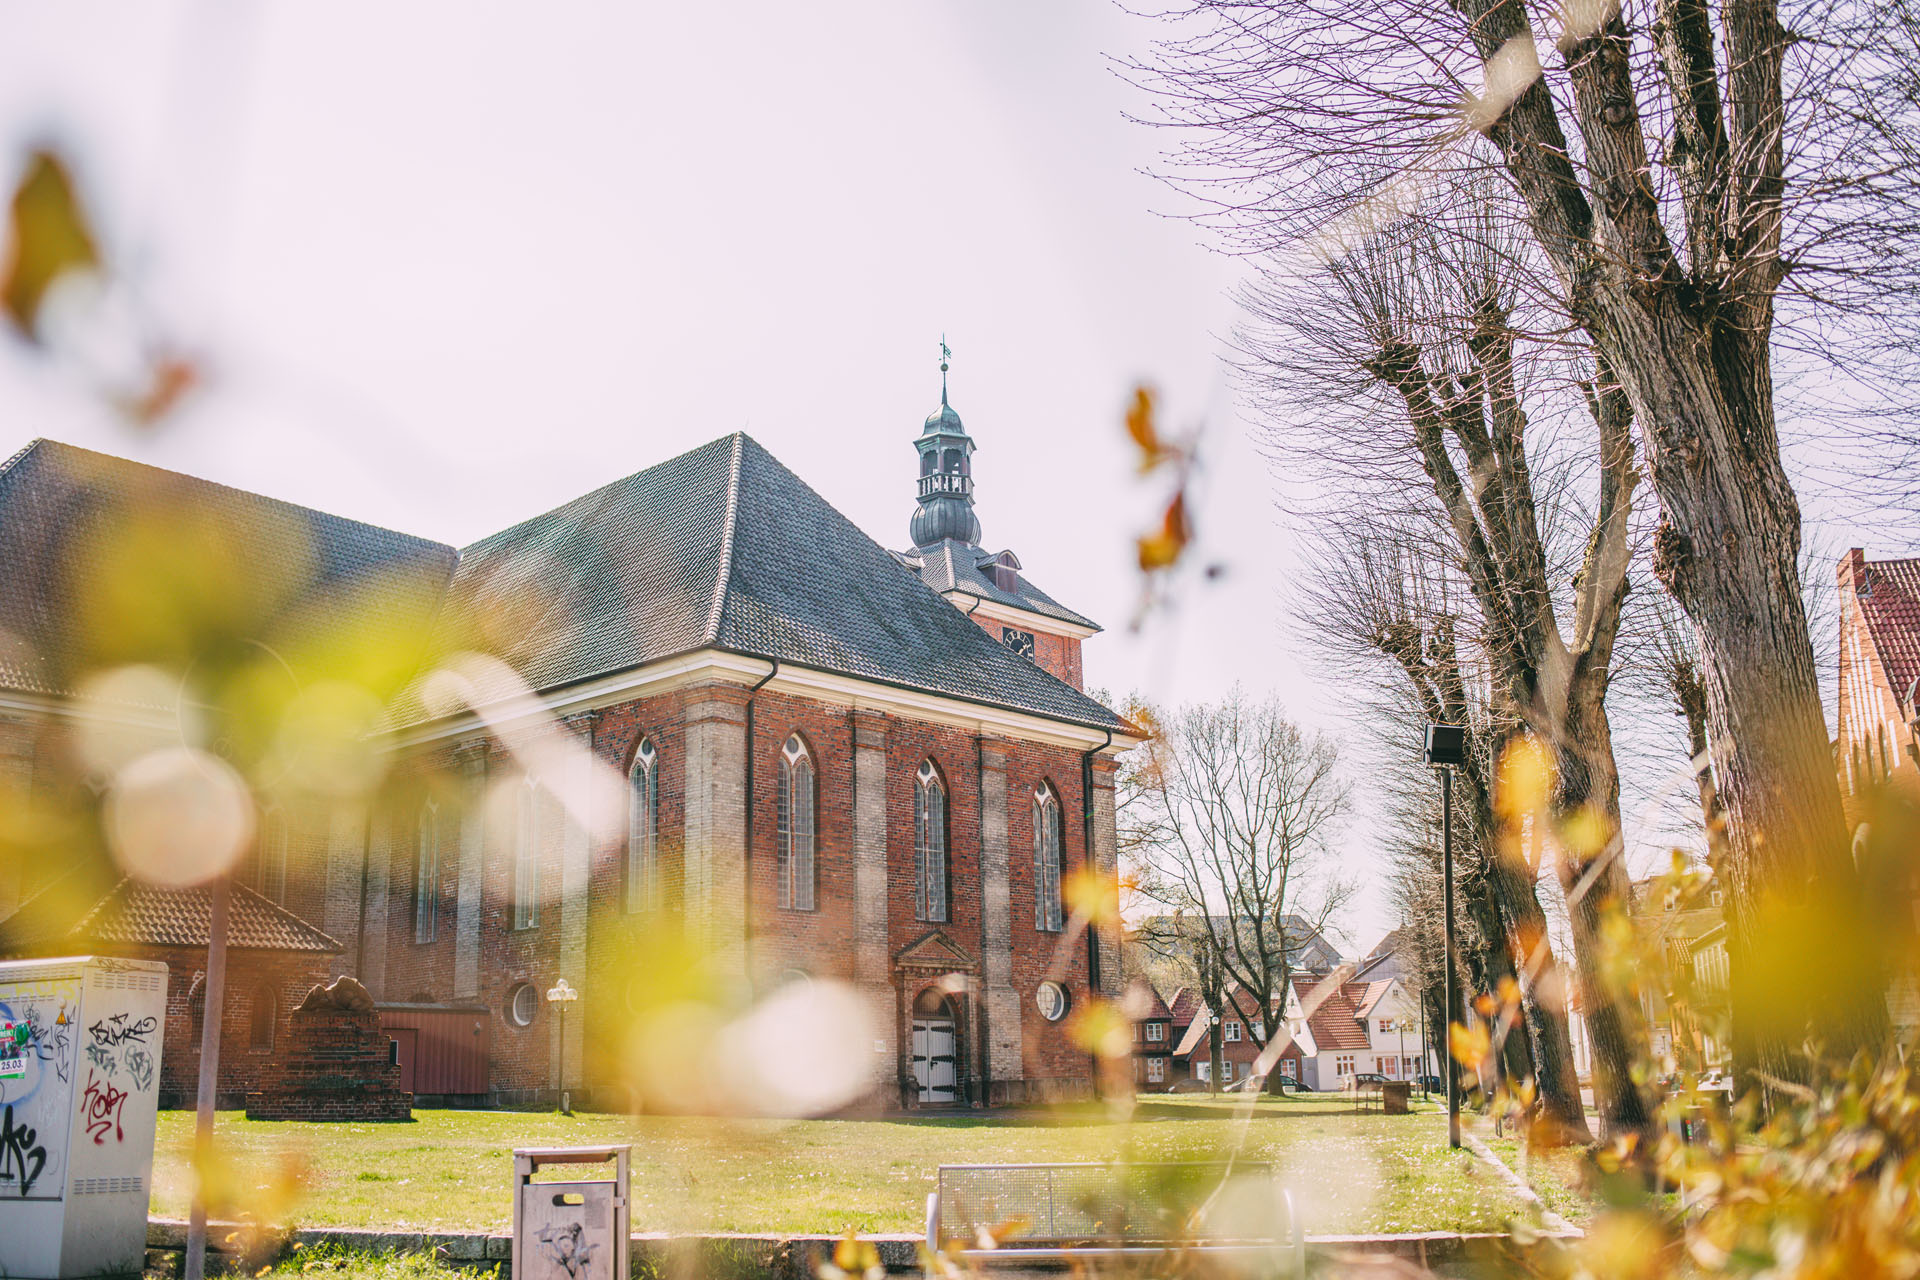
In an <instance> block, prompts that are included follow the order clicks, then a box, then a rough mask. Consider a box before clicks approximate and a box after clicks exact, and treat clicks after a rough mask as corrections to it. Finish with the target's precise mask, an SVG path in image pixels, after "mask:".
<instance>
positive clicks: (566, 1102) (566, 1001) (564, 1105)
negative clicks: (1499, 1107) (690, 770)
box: [547, 978, 1458, 1146]
mask: <svg viewBox="0 0 1920 1280" xmlns="http://www.w3.org/2000/svg"><path fill="white" fill-rule="evenodd" d="M579 998H580V993H579V992H578V991H575V990H574V989H573V988H572V987H570V986H568V985H567V980H566V979H565V978H562V979H560V981H558V982H556V983H555V984H554V985H552V986H551V987H548V988H547V1003H548V1004H550V1005H552V1006H553V1007H554V1011H555V1012H556V1013H558V1014H559V1015H560V1112H561V1114H562V1115H569V1116H570V1115H572V1114H573V1099H571V1098H569V1097H568V1096H567V1006H568V1005H570V1004H572V1003H573V1002H574V1001H575V1000H578V999H579ZM1455 1145H1456V1146H1457V1145H1458V1144H1457V1143H1456V1144H1455Z"/></svg>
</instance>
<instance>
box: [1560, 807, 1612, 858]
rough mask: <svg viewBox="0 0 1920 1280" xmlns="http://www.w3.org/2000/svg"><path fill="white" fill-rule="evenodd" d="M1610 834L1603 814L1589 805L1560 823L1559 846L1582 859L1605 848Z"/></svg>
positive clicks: (1610, 831)
mask: <svg viewBox="0 0 1920 1280" xmlns="http://www.w3.org/2000/svg"><path fill="white" fill-rule="evenodd" d="M1612 835H1613V832H1612V829H1611V827H1610V826H1609V824H1608V822H1607V820H1606V818H1605V816H1604V815H1602V814H1601V813H1600V812H1599V811H1598V810H1597V809H1595V808H1593V807H1592V806H1591V805H1589V806H1587V807H1586V808H1583V809H1581V810H1580V811H1579V812H1578V813H1575V814H1574V815H1573V816H1572V817H1570V818H1568V819H1567V820H1566V821H1565V822H1563V823H1561V824H1560V844H1561V846H1562V847H1564V848H1565V849H1566V851H1567V852H1568V853H1570V854H1572V855H1573V856H1574V857H1576V858H1579V859H1581V860H1583V861H1584V860H1585V859H1587V858H1591V857H1593V856H1594V855H1595V854H1596V853H1599V852H1600V851H1601V850H1602V849H1604V848H1606V847H1607V841H1608V840H1610V839H1611V838H1612Z"/></svg>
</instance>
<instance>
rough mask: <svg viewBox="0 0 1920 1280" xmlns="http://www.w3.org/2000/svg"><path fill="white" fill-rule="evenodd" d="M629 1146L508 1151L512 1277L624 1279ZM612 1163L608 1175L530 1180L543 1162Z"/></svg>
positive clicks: (520, 1279) (627, 1242) (627, 1243)
mask: <svg viewBox="0 0 1920 1280" xmlns="http://www.w3.org/2000/svg"><path fill="white" fill-rule="evenodd" d="M632 1154H633V1148H632V1147H630V1146H619V1147H522V1148H515V1149H514V1153H513V1280H627V1274H628V1273H627V1251H628V1249H629V1247H630V1245H631V1237H632V1221H631V1218H630V1212H631V1211H630V1208H629V1203H630V1202H629V1200H628V1197H627V1178H628V1162H629V1160H630V1158H631V1156H632ZM609 1161H611V1162H612V1163H613V1177H612V1179H611V1180H609V1179H605V1178H602V1179H597V1180H594V1181H591V1182H535V1181H534V1180H533V1175H534V1172H535V1171H536V1170H538V1169H539V1168H540V1167H541V1166H542V1165H549V1164H606V1163H608V1162H609Z"/></svg>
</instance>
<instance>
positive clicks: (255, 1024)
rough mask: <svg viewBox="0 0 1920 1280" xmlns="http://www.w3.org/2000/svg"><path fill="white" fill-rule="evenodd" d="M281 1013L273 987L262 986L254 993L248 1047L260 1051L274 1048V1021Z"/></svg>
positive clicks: (248, 1026) (268, 1050)
mask: <svg viewBox="0 0 1920 1280" xmlns="http://www.w3.org/2000/svg"><path fill="white" fill-rule="evenodd" d="M279 1013H280V1002H279V1001H278V1000H276V999H274V997H273V988H272V987H261V988H260V989H259V990H257V991H255V992H254V993H253V1008H252V1010H251V1012H250V1014H249V1016H248V1018H247V1048H249V1049H252V1050H254V1051H255V1052H258V1053H267V1052H270V1051H271V1050H272V1049H273V1023H274V1019H275V1018H276V1017H278V1016H279Z"/></svg>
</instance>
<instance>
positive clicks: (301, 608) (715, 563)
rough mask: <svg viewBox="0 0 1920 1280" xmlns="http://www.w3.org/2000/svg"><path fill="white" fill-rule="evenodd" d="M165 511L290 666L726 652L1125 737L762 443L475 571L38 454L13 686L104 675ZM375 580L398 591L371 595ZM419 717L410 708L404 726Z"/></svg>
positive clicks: (578, 662) (605, 503)
mask: <svg viewBox="0 0 1920 1280" xmlns="http://www.w3.org/2000/svg"><path fill="white" fill-rule="evenodd" d="M156 512H158V513H160V516H161V517H162V518H166V519H167V520H168V527H169V528H179V529H182V530H185V531H187V532H189V533H190V532H192V531H194V530H202V531H205V532H206V533H207V538H206V539H204V540H203V541H202V542H200V543H197V544H191V545H190V546H189V547H187V548H186V549H185V551H191V552H197V553H199V554H200V556H201V561H200V562H201V563H202V564H204V565H205V566H206V567H207V569H208V571H209V573H213V572H218V573H224V574H228V575H231V578H232V584H231V585H233V586H234V588H235V590H234V592H232V593H229V594H232V595H233V596H234V597H235V598H237V599H240V600H242V601H244V602H246V603H248V604H250V605H254V606H257V610H256V611H257V613H258V615H259V616H249V617H248V618H247V619H246V623H247V625H248V626H249V627H250V628H251V629H252V630H253V631H254V632H255V638H256V639H259V640H261V641H262V642H265V643H269V644H271V643H274V642H275V641H277V640H283V639H292V640H294V641H295V643H289V644H285V645H284V646H282V645H276V646H275V647H276V649H281V648H284V650H285V652H286V654H287V655H289V656H291V657H292V659H293V660H294V661H295V662H296V664H297V662H298V657H297V654H298V653H299V651H300V650H301V648H302V647H303V646H302V644H301V643H298V642H299V641H310V640H311V639H312V638H313V634H314V632H315V630H316V629H317V628H325V629H327V630H328V631H329V632H334V631H337V632H350V631H352V630H353V629H354V628H366V627H369V626H372V627H387V628H389V629H391V630H392V631H393V632H394V633H395V634H397V635H399V636H401V637H403V638H410V637H414V636H419V635H423V634H426V633H428V632H431V631H434V630H436V629H437V631H438V634H439V636H440V638H441V639H442V640H444V641H446V642H447V643H450V644H458V645H461V646H463V647H465V646H472V645H474V644H475V643H476V642H477V643H478V647H481V648H484V649H485V650H487V651H488V652H491V653H493V654H495V655H496V656H498V657H500V658H502V659H504V660H505V661H506V662H507V664H508V665H510V666H511V667H513V668H514V669H515V671H516V672H517V673H518V676H519V678H520V679H522V680H524V681H525V682H526V683H527V684H529V685H531V686H532V687H533V688H535V689H536V690H550V689H554V688H558V687H562V686H565V685H568V684H572V683H576V682H578V681H581V680H586V679H590V678H592V677H594V676H599V675H605V674H610V673H612V672H616V671H621V670H627V669H631V668H633V667H637V666H640V665H642V664H644V663H648V662H652V661H655V660H657V659H660V658H666V657H672V656H675V655H678V654H683V653H689V652H693V651H695V650H698V649H703V648H718V649H723V650H730V651H733V652H738V653H743V654H748V655H752V656H755V657H766V658H777V659H779V660H780V661H781V662H783V663H791V664H794V665H797V666H804V667H810V668H814V669H816V670H821V671H826V672H831V673H834V674H837V675H844V676H850V677H853V678H856V679H863V680H871V681H876V682H879V683H884V684H891V685H895V686H899V687H903V688H906V689H911V690H915V691H919V692H924V693H931V694H938V695H942V696H946V697H951V698H957V699H960V700H963V701H968V702H974V703H979V704H982V705H985V706H991V707H999V708H1004V709H1008V710H1013V711H1020V712H1026V713H1029V714H1033V715H1036V716H1041V717H1045V718H1047V719H1052V720H1058V721H1064V722H1067V723H1071V724H1078V725H1083V726H1089V727H1092V728H1097V729H1111V730H1114V731H1116V732H1127V731H1129V730H1130V729H1131V726H1130V725H1128V724H1127V722H1126V721H1124V720H1122V719H1121V718H1120V717H1119V716H1117V715H1115V714H1114V713H1113V712H1112V711H1110V710H1108V709H1107V708H1106V707H1103V706H1101V705H1100V704H1099V703H1098V702H1095V701H1094V700H1093V699H1091V698H1089V697H1087V696H1086V695H1085V694H1083V693H1081V692H1080V691H1079V690H1078V689H1075V688H1073V687H1072V686H1071V685H1068V684H1066V683H1065V682H1063V681H1061V680H1058V679H1056V678H1054V677H1053V676H1052V675H1050V674H1048V673H1047V672H1046V671H1044V670H1042V669H1041V668H1040V667H1038V666H1036V665H1035V664H1034V663H1032V662H1030V661H1028V660H1027V659H1025V658H1022V657H1020V656H1018V655H1016V654H1014V653H1012V652H1010V651H1009V650H1007V649H1006V648H1005V646H1003V645H1000V644H998V643H996V642H995V641H994V640H993V639H992V638H991V637H989V636H988V635H987V633H986V632H984V631H983V630H981V629H980V628H979V627H978V626H976V625H974V624H973V623H972V622H969V621H968V620H967V618H966V616H965V615H964V614H962V613H961V612H960V611H959V610H957V609H955V608H954V607H953V606H952V605H950V604H949V603H947V602H946V601H945V600H943V599H941V598H940V597H939V596H938V595H936V594H935V593H934V592H932V591H930V590H928V589H927V587H926V586H925V585H923V584H922V583H921V581H920V580H919V578H918V577H917V575H916V574H915V573H914V572H913V571H912V570H910V569H907V568H905V567H903V566H902V565H901V563H900V561H899V560H898V559H897V558H896V557H895V556H894V555H893V553H891V552H889V551H887V550H886V549H884V548H883V547H881V546H880V545H879V544H878V543H876V542H874V541H873V540H872V539H870V538H868V537H867V536H866V535H865V534H863V533H862V532H860V530H859V529H858V528H856V527H855V526H854V525H853V524H852V523H851V522H850V521H848V520H847V519H846V517H844V516H842V515H841V514H840V513H839V512H838V511H836V510H834V508H833V507H832V506H831V505H829V504H828V503H827V502H826V500H825V499H823V498H821V497H820V495H819V494H817V493H815V492H814V491H813V490H812V489H810V488H809V487H807V485H806V484H805V483H804V482H802V481H801V480H800V479H799V477H797V476H795V475H794V474H793V473H792V472H791V471H789V470H787V468H786V467H784V466H782V465H781V464H780V463H779V462H778V461H777V460H775V459H774V458H773V456H772V455H770V454H769V453H767V451H766V450H765V449H763V448H761V447H760V445H758V444H757V443H755V442H754V441H753V440H751V439H749V438H748V437H747V436H745V435H734V436H729V437H725V438H723V439H720V440H716V441H713V442H712V443H710V444H707V445H703V446H702V447H700V448H698V449H695V450H693V451H691V452H689V453H686V454H683V455H681V456H680V457H678V458H674V459H672V460H670V461H667V462H663V463H661V464H659V465H658V466H654V467H650V468H648V469H647V470H645V471H641V472H638V473H636V474H634V475H631V476H628V477H626V478H625V479H623V480H617V481H615V482H614V483H612V484H609V485H606V486H604V487H602V488H600V489H597V490H595V491H594V492H592V493H589V494H587V495H585V496H584V497H581V498H577V499H575V500H574V501H572V502H569V503H567V504H566V505H564V506H562V507H558V508H556V509H555V510H553V511H549V512H547V513H546V514H544V515H541V516H536V517H534V518H533V519H531V520H526V521H522V522H521V523H520V524H517V525H515V526H513V527H512V528H510V529H506V530H503V531H502V532H500V533H497V534H494V535H493V536H491V537H488V538H484V539H482V540H481V541H479V542H477V543H475V544H474V545H472V546H471V547H468V548H467V549H466V550H465V551H464V552H456V551H455V550H454V549H453V548H451V547H448V546H443V545H441V544H439V543H434V542H428V541H424V540H422V539H419V538H412V537H408V536H406V535H404V534H398V533H392V532H390V531H388V530H385V529H379V528H376V527H374V526H372V525H366V524H361V523H359V522H357V521H353V520H345V519H342V518H340V517H338V516H331V515H327V514H325V513H323V512H319V511H313V510H309V509H308V508H305V507H300V506H296V505H294V504H292V503H286V502H279V501H276V500H274V499H271V498H263V497H260V496H258V495H256V494H251V493H246V492H244V491H241V490H238V489H230V488H227V487H226V486H224V485H218V484H213V483H211V482H209V481H205V480H199V479H195V478H193V477H191V476H182V475H177V474H175V473H172V472H168V471H162V470H159V469H158V468H154V467H148V466H145V465H143V464H140V463H135V462H128V461H125V460H122V459H118V458H110V457H107V456H105V455H103V454H97V453H93V452H90V451H88V450H85V449H76V448H74V447H72V446H70V445H63V444H58V443H55V442H52V441H45V440H40V441H35V442H34V443H33V444H31V445H29V446H28V447H27V448H25V449H23V450H22V451H21V452H20V453H18V454H16V455H14V457H13V458H12V459H10V460H8V461H7V462H6V463H5V464H3V465H0V688H8V687H10V688H16V689H24V690H29V691H33V692H39V693H49V694H67V693H72V692H73V691H74V684H75V682H76V678H77V676H78V675H79V674H80V673H81V672H83V671H85V670H86V669H88V668H89V667H90V666H92V665H94V664H95V663H96V662H97V661H98V660H99V659H100V657H101V655H100V653H99V648H100V643H101V640H100V635H101V631H102V628H100V627H99V626H98V623H99V621H100V613H99V610H98V608H97V607H94V606H96V605H97V603H98V601H99V600H100V599H102V598H103V597H110V596H111V595H112V593H111V592H110V591H107V590H104V589H103V584H111V583H112V582H113V581H115V580H116V579H117V577H124V576H125V575H124V574H118V575H116V573H115V568H116V565H115V557H117V556H122V555H124V554H126V551H127V549H126V547H125V540H124V539H116V538H115V537H114V536H112V535H113V533H114V532H115V531H116V529H117V528H118V527H119V525H120V524H121V523H122V522H124V521H125V520H126V519H127V518H129V517H130V516H139V517H143V518H148V519H152V518H154V513H156ZM208 547H212V548H213V550H212V551H209V550H207V548H208ZM185 551H183V554H184V553H185ZM456 562H457V563H456ZM374 580H378V581H379V582H381V583H382V584H386V583H388V582H389V581H392V582H394V583H395V584H397V586H398V587H399V589H398V590H394V591H380V592H360V591H356V590H354V588H355V587H357V586H359V585H361V584H362V583H366V582H370V581H374ZM261 602H265V603H264V604H263V603H261ZM436 614H437V616H438V622H437V623H436V622H435V617H436ZM1075 616H1077V615H1075ZM296 633H297V634H296ZM137 656H146V655H137ZM295 674H296V676H298V675H299V674H301V673H300V672H299V671H298V670H296V673H295ZM423 714H424V712H422V711H421V710H420V709H419V707H418V703H417V701H416V700H414V698H413V697H412V696H411V695H409V696H408V697H406V698H403V700H402V704H401V706H400V708H399V712H398V715H399V718H400V719H401V720H402V721H408V720H415V719H418V718H420V717H421V716H422V715H423Z"/></svg>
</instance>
